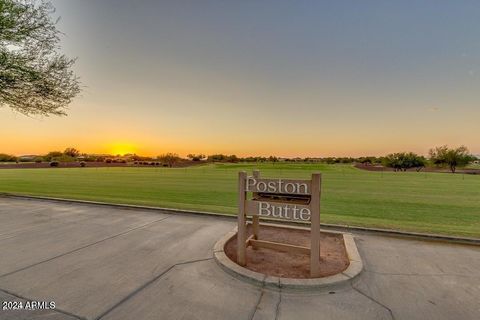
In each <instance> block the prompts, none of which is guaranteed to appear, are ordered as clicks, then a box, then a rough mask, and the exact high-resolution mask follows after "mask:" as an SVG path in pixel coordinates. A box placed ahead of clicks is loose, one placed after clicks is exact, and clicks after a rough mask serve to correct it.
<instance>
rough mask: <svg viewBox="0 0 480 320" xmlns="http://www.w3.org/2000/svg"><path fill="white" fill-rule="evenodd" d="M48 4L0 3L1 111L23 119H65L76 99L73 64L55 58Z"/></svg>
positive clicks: (31, 0)
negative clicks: (30, 116)
mask: <svg viewBox="0 0 480 320" xmlns="http://www.w3.org/2000/svg"><path fill="white" fill-rule="evenodd" d="M54 11H55V9H54V7H53V6H52V4H51V3H50V2H46V1H41V2H38V1H34V0H0V107H3V106H6V107H10V108H11V109H13V110H15V111H18V112H20V113H23V114H25V115H44V116H48V115H64V114H65V108H66V107H67V105H68V104H69V103H70V102H71V101H72V99H73V98H74V97H75V96H76V95H77V94H78V93H79V91H80V85H79V80H78V78H77V77H76V76H75V74H74V72H73V71H72V66H73V64H74V62H75V60H74V59H70V58H68V57H66V56H65V55H63V54H60V53H59V52H58V49H59V45H58V43H59V41H60V38H59V35H60V32H59V31H58V30H57V29H56V23H57V21H58V20H57V21H54V20H52V18H51V14H52V13H53V12H54Z"/></svg>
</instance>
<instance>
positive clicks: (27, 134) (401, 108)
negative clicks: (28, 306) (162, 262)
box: [0, 0, 480, 156]
mask: <svg viewBox="0 0 480 320" xmlns="http://www.w3.org/2000/svg"><path fill="white" fill-rule="evenodd" d="M53 4H54V5H55V7H56V8H57V12H56V15H59V16H61V21H60V22H59V24H58V28H59V29H60V30H61V31H62V32H64V33H65V36H64V37H63V38H62V51H63V52H65V53H66V54H67V55H69V56H71V57H78V61H77V63H76V66H75V70H76V72H77V74H78V76H80V78H81V81H82V85H83V86H84V88H83V91H82V93H81V95H80V96H79V97H78V98H76V99H75V101H74V102H73V103H72V104H71V105H70V108H69V111H68V116H67V117H47V118H29V117H25V116H23V115H21V114H16V113H14V112H13V111H11V110H10V109H7V108H1V109H0V124H1V125H0V135H1V137H2V138H1V140H0V141H1V142H0V152H4V153H13V154H17V155H21V154H37V153H45V152H47V151H51V150H63V149H65V148H66V147H69V146H73V147H77V148H78V149H80V150H81V151H83V152H89V153H127V152H136V153H139V154H144V155H158V154H161V153H164V152H176V153H179V154H180V155H186V154H187V153H205V154H212V153H228V154H233V153H234V154H237V155H239V156H247V155H265V156H268V155H277V156H343V155H351V156H361V155H382V154H385V153H389V152H396V151H414V152H418V153H421V154H426V153H427V152H428V149H429V148H431V147H434V146H437V145H443V144H449V145H451V146H457V145H462V144H464V145H466V146H467V147H468V148H469V149H470V150H471V151H472V152H473V153H476V154H480V19H479V17H480V2H478V1H439V0H431V1H380V0H378V1H280V0H271V1H267V0H262V1H249V0H247V1H153V0H152V1H123V0H122V1H118V0H115V1H113V0H102V1H90V0H88V1H87V0H82V1H66V0H58V1H54V2H53Z"/></svg>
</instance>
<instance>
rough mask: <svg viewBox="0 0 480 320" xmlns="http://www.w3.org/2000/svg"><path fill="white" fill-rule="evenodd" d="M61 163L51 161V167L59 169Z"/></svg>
mask: <svg viewBox="0 0 480 320" xmlns="http://www.w3.org/2000/svg"><path fill="white" fill-rule="evenodd" d="M59 164H60V163H59V162H58V161H51V162H50V167H58V166H59Z"/></svg>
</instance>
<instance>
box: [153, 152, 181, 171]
mask: <svg viewBox="0 0 480 320" xmlns="http://www.w3.org/2000/svg"><path fill="white" fill-rule="evenodd" d="M158 160H160V161H161V162H162V163H165V164H166V165H168V166H169V167H170V168H171V167H173V165H174V164H175V163H177V162H178V161H180V157H179V156H178V154H176V153H165V154H162V155H160V156H158Z"/></svg>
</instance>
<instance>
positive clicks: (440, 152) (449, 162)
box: [430, 145, 475, 173]
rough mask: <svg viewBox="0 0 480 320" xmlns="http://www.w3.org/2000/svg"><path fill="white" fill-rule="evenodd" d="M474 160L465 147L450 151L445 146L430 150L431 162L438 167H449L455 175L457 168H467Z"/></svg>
mask: <svg viewBox="0 0 480 320" xmlns="http://www.w3.org/2000/svg"><path fill="white" fill-rule="evenodd" d="M474 159H475V158H474V157H473V156H472V155H470V152H469V151H468V148H467V147H465V146H460V147H458V148H452V149H450V148H448V146H446V145H444V146H441V147H436V148H433V149H430V161H431V162H432V163H433V164H435V165H438V166H448V167H449V169H450V171H452V173H455V171H456V170H457V167H462V166H465V165H466V164H468V163H469V162H470V161H473V160H474Z"/></svg>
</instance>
